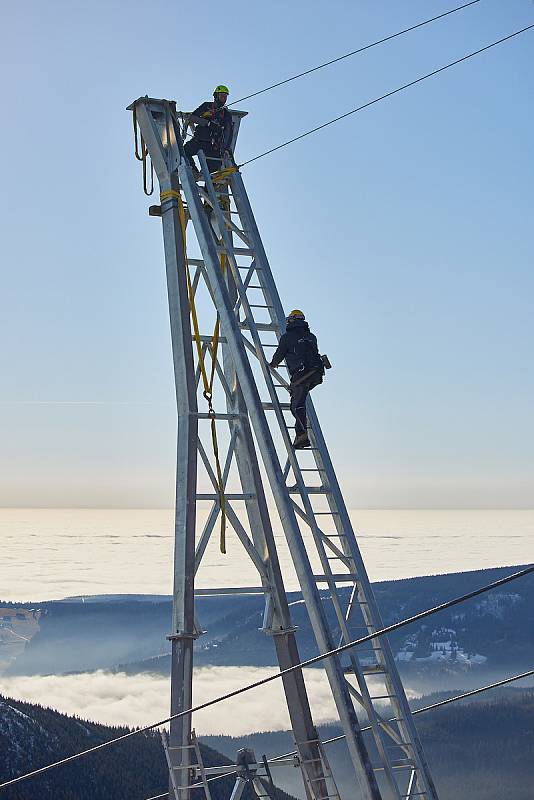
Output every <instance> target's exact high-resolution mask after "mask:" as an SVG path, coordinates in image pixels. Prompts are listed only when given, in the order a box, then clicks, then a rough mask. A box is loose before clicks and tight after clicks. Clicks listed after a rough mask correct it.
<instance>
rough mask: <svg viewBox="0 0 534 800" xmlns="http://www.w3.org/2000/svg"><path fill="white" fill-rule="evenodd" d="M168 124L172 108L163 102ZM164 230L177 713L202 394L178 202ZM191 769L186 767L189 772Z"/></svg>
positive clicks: (190, 615)
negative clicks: (173, 421)
mask: <svg viewBox="0 0 534 800" xmlns="http://www.w3.org/2000/svg"><path fill="white" fill-rule="evenodd" d="M160 110H162V111H163V112H164V114H165V115H166V116H165V118H166V119H167V120H168V113H169V112H168V107H166V106H165V105H164V104H163V105H161V104H160ZM136 111H137V121H138V124H139V128H140V130H141V133H142V135H143V138H144V140H145V142H146V145H147V147H148V150H149V153H150V157H151V159H152V162H153V164H154V167H155V170H156V175H157V178H158V181H159V184H160V188H161V189H162V191H163V190H165V191H166V190H174V191H177V190H178V189H179V185H178V182H177V180H176V174H175V173H174V171H173V170H174V168H175V165H176V163H177V160H178V158H179V153H178V150H177V142H176V140H175V139H173V137H172V136H169V137H168V139H167V147H166V148H164V146H163V144H162V140H161V136H160V133H159V130H158V128H157V126H156V124H155V122H154V119H153V116H152V114H151V113H150V112H149V106H148V105H147V104H146V103H145V102H142V103H139V104H137V105H136ZM161 208H162V216H161V221H162V229H163V241H164V252H165V265H166V274H167V293H168V302H169V315H170V327H171V342H172V352H173V365H174V380H175V389H176V407H177V417H178V431H177V469H176V485H175V498H176V505H175V524H174V537H175V546H174V587H173V613H172V632H171V635H170V637H169V638H170V640H171V674H172V683H171V714H177V713H179V712H181V711H185V710H186V709H188V708H191V705H192V699H193V642H194V639H195V638H196V636H197V631H196V626H195V615H194V562H195V527H196V512H195V496H196V489H197V438H198V418H197V416H196V413H197V393H196V384H195V381H194V362H193V347H192V342H191V326H190V321H189V304H188V300H187V285H186V273H185V270H186V269H187V265H186V263H185V248H184V240H183V231H182V226H181V222H180V218H179V212H178V207H177V204H176V200H171V199H169V200H167V201H165V202H164V203H162V207H161ZM190 739H191V718H190V715H186V716H184V717H179V718H178V719H173V720H172V721H171V724H170V745H171V746H172V747H173V748H174V747H176V748H177V749H173V750H172V751H171V761H172V763H173V765H175V766H180V767H181V769H179V770H178V775H177V783H178V786H179V790H180V800H182V798H185V797H187V796H188V790H187V789H185V788H184V787H185V786H186V785H187V773H188V770H187V767H188V766H189V765H190V750H189V748H188V747H187V745H189V743H190ZM184 767H186V768H184Z"/></svg>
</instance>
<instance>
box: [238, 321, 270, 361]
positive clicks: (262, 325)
mask: <svg viewBox="0 0 534 800" xmlns="http://www.w3.org/2000/svg"><path fill="white" fill-rule="evenodd" d="M239 327H240V328H241V330H244V331H249V330H250V325H247V324H246V322H242V323H241V324H240V325H239ZM255 327H256V328H257V329H258V330H259V331H277V330H278V325H275V324H274V323H272V322H256V323H255ZM277 369H279V368H277Z"/></svg>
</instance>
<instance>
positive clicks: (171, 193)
mask: <svg viewBox="0 0 534 800" xmlns="http://www.w3.org/2000/svg"><path fill="white" fill-rule="evenodd" d="M170 197H173V198H175V199H176V200H177V201H178V212H179V216H180V225H181V226H182V240H183V243H184V260H185V265H186V267H185V272H186V276H187V295H188V299H189V310H190V312H191V320H192V322H193V338H194V340H195V345H196V348H197V355H198V365H199V368H200V374H201V376H202V383H203V386H204V392H203V394H204V397H205V399H206V401H207V403H208V415H209V418H210V424H211V441H212V446H213V456H214V459H215V472H216V478H217V494H218V496H219V506H220V509H221V535H220V548H221V553H226V497H225V494H224V481H223V476H222V470H221V464H220V461H219V445H218V442H217V427H216V421H215V420H216V415H215V411H214V409H213V405H212V396H213V382H214V379H215V365H216V363H217V348H218V346H219V329H220V325H219V317H218V316H217V320H216V322H215V328H214V330H213V336H212V339H211V370H210V376H209V379H208V373H207V371H206V364H205V360H204V353H203V352H202V341H201V339H200V328H199V324H198V315H197V309H196V306H195V293H194V291H193V284H192V282H191V276H190V274H189V268H188V266H187V251H186V239H185V236H186V220H185V210H184V206H183V202H182V197H181V195H180V192H177V191H175V190H174V189H170V190H168V191H166V192H161V194H160V202H163V201H164V200H168V199H169V198H170ZM221 269H222V271H223V273H224V272H225V270H226V257H225V256H224V255H221Z"/></svg>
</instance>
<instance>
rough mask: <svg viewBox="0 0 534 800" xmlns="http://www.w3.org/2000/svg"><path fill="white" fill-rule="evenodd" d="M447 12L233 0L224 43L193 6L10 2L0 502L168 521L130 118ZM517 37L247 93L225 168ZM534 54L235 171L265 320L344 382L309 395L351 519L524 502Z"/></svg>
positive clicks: (160, 0)
mask: <svg viewBox="0 0 534 800" xmlns="http://www.w3.org/2000/svg"><path fill="white" fill-rule="evenodd" d="M453 6H454V2H451V0H448V2H445V1H444V0H439V1H438V0H436V2H431V3H429V2H426V0H425V2H423V0H414V2H412V3H410V4H409V5H406V4H399V3H395V2H394V1H393V0H386V1H385V2H383V3H381V4H380V8H377V4H376V3H372V2H369V0H366V1H365V2H362V3H359V4H358V6H357V7H356V6H355V4H353V3H350V2H348V0H333V2H332V3H330V4H328V6H317V8H315V9H314V11H313V14H310V13H307V9H309V4H307V3H304V2H300V0H299V1H298V2H295V3H292V4H289V5H288V4H287V3H282V2H280V1H279V0H275V1H274V2H272V3H270V4H269V5H268V6H257V5H255V4H252V5H251V4H250V3H247V2H245V0H236V2H234V3H233V4H232V10H233V18H232V22H231V26H230V32H231V42H228V46H221V25H220V24H217V25H214V24H213V13H214V10H216V12H217V13H218V12H219V6H213V5H212V4H210V3H208V4H204V5H195V6H186V7H182V8H180V7H178V6H177V5H176V4H175V3H172V2H170V0H155V2H153V3H151V4H150V10H149V13H147V7H146V4H143V3H141V2H139V0H135V1H134V2H132V3H130V10H129V13H128V14H124V9H123V4H122V3H120V2H118V0H112V1H111V2H103V0H95V2H93V3H91V4H90V5H86V4H82V5H79V4H78V5H73V4H72V3H67V2H66V0H56V2H54V3H53V4H46V5H43V4H42V3H39V2H38V1H37V0H28V2H27V3H25V4H23V5H20V4H19V5H16V4H15V5H14V4H12V5H10V6H9V8H7V7H6V8H5V9H4V11H3V25H2V30H1V32H0V41H1V47H0V64H1V66H2V73H3V75H4V103H3V112H2V114H3V119H2V125H1V126H0V143H1V147H2V152H3V153H4V159H3V185H4V188H5V189H6V191H5V192H4V193H3V194H2V196H1V197H0V219H1V233H2V256H3V263H4V270H3V273H4V274H3V291H2V297H3V300H2V314H1V329H0V331H1V334H2V339H3V342H4V347H3V352H2V356H1V362H0V436H1V439H2V450H1V452H0V471H1V473H2V482H1V485H0V506H4V507H95V508H101V507H113V508H135V507H143V508H168V507H171V506H172V504H173V495H174V487H173V484H174V461H175V436H176V433H175V427H176V426H175V410H174V387H173V377H172V361H171V351H170V337H169V326H168V310H167V298H166V287H165V276H164V261H163V248H162V239H161V230H160V223H159V221H158V220H157V219H149V218H148V216H147V214H146V208H147V206H148V203H147V202H146V198H145V197H144V196H143V194H142V189H141V178H140V170H139V169H138V167H139V165H138V163H137V162H136V161H135V159H134V158H133V152H132V150H133V143H132V131H131V117H130V115H129V114H128V113H126V111H125V110H124V109H125V106H126V105H127V104H128V103H129V102H131V101H132V100H133V99H134V98H135V97H138V96H140V95H143V94H145V93H148V94H149V95H151V96H154V97H169V98H176V99H177V101H178V103H179V106H180V107H182V108H185V109H190V108H192V107H193V106H195V105H197V104H198V102H200V101H201V100H204V99H208V98H209V97H210V93H211V91H212V89H213V86H214V85H215V84H217V83H220V82H224V83H227V84H228V85H229V86H230V90H231V94H232V96H233V97H234V98H236V97H238V96H241V95H245V94H248V93H249V92H251V91H254V90H256V89H258V88H261V87H262V86H265V85H266V84H268V83H271V82H274V81H275V80H279V79H283V78H284V77H286V76H287V75H290V74H293V73H294V72H296V71H300V70H301V69H306V68H308V67H310V66H313V65H314V64H316V63H318V62H320V61H323V60H327V59H329V58H335V57H336V56H337V55H339V54H341V53H344V52H346V51H348V50H351V49H354V48H355V47H358V46H361V45H364V44H367V43H368V42H371V41H373V40H375V39H378V38H381V37H382V36H385V35H388V34H389V33H392V32H394V31H397V30H400V29H401V28H404V27H407V26H408V25H412V24H415V23H417V22H419V21H421V20H423V19H425V18H427V17H429V16H432V15H435V14H439V13H441V12H443V11H445V10H447V9H449V8H451V7H453ZM162 20H165V25H161V24H159V23H158V21H162ZM533 21H534V6H533V5H532V3H531V2H527V1H526V0H510V2H508V3H506V4H503V3H500V2H498V1H497V0H484V2H482V3H479V4H477V5H475V6H473V7H471V8H469V9H467V10H465V11H462V12H459V13H458V14H454V15H452V16H451V17H449V18H447V19H446V20H442V21H441V22H437V23H435V24H433V25H431V26H427V27H426V28H424V29H422V30H420V31H416V32H413V33H411V34H408V35H407V36H405V37H401V38H400V39H397V40H395V41H394V42H391V43H389V44H386V45H384V46H380V47H377V48H374V49H373V50H371V51H368V52H367V53H363V54H361V55H359V56H356V57H354V58H352V59H349V60H347V61H345V62H342V63H341V64H338V65H334V66H332V67H330V68H327V69H325V70H322V71H321V72H318V73H315V74H314V75H313V76H309V77H307V78H304V79H302V80H299V81H296V82H294V83H293V84H290V85H288V86H286V87H282V88H281V89H279V90H276V91H275V92H272V93H268V94H266V95H264V96H262V97H261V98H255V99H253V100H251V101H250V102H248V103H247V104H245V105H244V108H245V109H246V110H248V111H249V116H248V117H247V118H246V119H245V121H244V123H243V126H242V131H241V133H240V141H239V143H238V151H237V153H238V160H240V161H243V160H245V159H246V158H249V157H252V156H254V155H256V154H257V153H259V152H261V151H262V150H265V149H267V148H268V147H270V146H272V145H275V144H277V143H279V142H281V141H283V140H284V139H287V138H290V137H291V136H293V135H296V134H298V133H300V132H302V131H304V130H306V129H308V128H311V127H313V126H315V125H317V124H320V123H321V122H323V121H325V120H327V119H329V118H331V117H334V116H336V115H338V114H340V113H343V112H344V111H347V110H349V109H351V108H353V107H355V106H356V105H359V104H361V103H364V102H366V101H368V100H370V99H372V98H374V97H376V96H378V95H380V94H383V93H384V92H387V91H390V90H391V89H393V88H395V87H396V86H399V85H401V84H402V83H404V82H407V81H410V80H413V79H414V78H416V77H418V76H419V75H422V74H424V73H425V72H428V71H430V70H431V69H434V68H436V67H439V66H441V65H443V64H445V63H447V62H449V61H452V60H453V59H455V58H459V57H461V56H463V55H464V54H465V53H468V52H470V51H472V50H475V49H477V48H479V47H482V46H484V45H485V44H488V43H489V42H491V41H494V40H495V39H498V38H500V37H502V36H505V35H507V34H509V33H511V32H512V31H514V30H517V29H519V28H521V27H524V26H526V25H528V24H531V23H532V22H533ZM184 31H185V32H187V35H184ZM258 31H261V36H258V35H257V34H258ZM222 33H223V34H224V31H223V32H222ZM251 41H254V48H253V49H252V48H251V45H250V43H251ZM223 42H224V36H223ZM236 42H238V43H242V44H243V46H235V43H236ZM273 42H276V48H273ZM533 42H534V35H533V33H532V32H527V33H526V34H525V35H524V36H523V37H520V38H518V39H515V40H512V41H511V42H508V43H505V44H504V45H502V46H500V47H497V48H494V49H493V50H491V51H489V52H488V53H485V54H482V55H480V56H478V57H477V58H475V59H472V60H471V61H469V62H467V63H465V64H462V65H459V66H457V67H455V68H453V69H451V70H449V71H447V72H446V73H443V74H441V75H440V76H437V77H436V78H433V79H431V80H429V81H426V82H424V83H423V84H421V85H419V86H416V87H413V88H412V89H409V90H408V91H406V92H404V93H402V94H400V95H397V96H396V97H394V98H390V99H389V100H387V101H386V102H384V103H381V104H378V105H377V106H374V107H373V108H370V109H367V110H366V111H364V112H362V113H361V114H358V115H356V116H354V117H351V118H349V119H347V120H344V121H343V122H341V123H339V124H338V125H335V126H333V127H332V128H330V129H327V130H326V131H323V132H320V133H319V134H317V135H314V136H310V137H308V138H307V139H305V140H303V141H302V142H299V143H297V144H295V145H292V146H290V147H288V148H286V149H285V150H282V151H280V152H279V153H276V154H274V155H272V156H270V157H268V158H265V159H262V160H260V161H258V162H257V163H255V164H251V165H250V167H246V168H245V169H244V170H243V174H244V179H245V183H246V186H247V189H248V191H249V195H250V197H251V201H252V204H253V208H254V211H255V214H256V217H257V221H258V224H259V227H260V231H261V233H262V236H263V239H264V244H265V246H266V250H267V254H268V256H269V259H270V261H271V265H272V268H273V271H274V273H275V278H276V280H277V283H278V287H279V290H280V293H281V296H282V301H283V303H284V305H285V307H286V308H289V307H295V306H298V307H302V308H303V309H304V310H305V312H306V315H307V317H308V318H309V320H310V324H311V327H312V329H313V330H314V332H316V333H317V335H318V337H319V342H320V346H321V350H322V351H323V352H327V353H328V355H329V357H330V360H331V361H332V363H333V365H334V369H332V370H331V372H330V373H329V374H328V376H327V379H326V380H325V383H324V385H323V386H322V387H320V388H318V389H317V390H316V391H315V393H314V400H315V402H316V405H317V408H318V412H319V416H320V419H321V423H322V426H323V430H324V432H325V434H326V437H327V441H328V444H329V449H330V453H331V455H332V458H333V462H334V465H335V467H336V470H337V472H338V476H339V478H340V482H341V485H342V487H343V489H344V492H345V497H346V502H347V505H348V506H349V507H350V508H358V507H359V508H371V507H374V508H380V507H383V508H384V507H387V508H495V507H504V508H530V507H532V505H533V498H534V447H533V444H534V426H533V422H532V405H533V400H534V376H533V370H532V342H533V331H532V296H533V289H534V277H533V275H534V271H533V269H532V267H533V264H534V244H533V233H532V186H533V184H534V159H533V158H532V122H533V111H532V104H531V103H529V102H528V98H529V97H532V95H533V89H534V70H533V66H534V47H533ZM199 48H200V49H199ZM231 99H232V98H231Z"/></svg>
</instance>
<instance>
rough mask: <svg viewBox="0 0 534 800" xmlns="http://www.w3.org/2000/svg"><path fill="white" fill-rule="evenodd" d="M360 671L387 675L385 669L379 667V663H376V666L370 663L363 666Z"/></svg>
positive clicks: (366, 673)
mask: <svg viewBox="0 0 534 800" xmlns="http://www.w3.org/2000/svg"><path fill="white" fill-rule="evenodd" d="M362 672H363V674H364V675H387V670H385V669H384V668H383V667H381V666H380V664H377V665H376V667H375V666H372V665H371V666H363V667H362Z"/></svg>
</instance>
